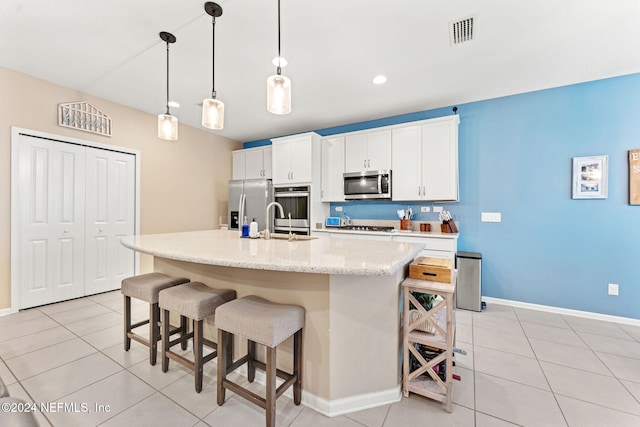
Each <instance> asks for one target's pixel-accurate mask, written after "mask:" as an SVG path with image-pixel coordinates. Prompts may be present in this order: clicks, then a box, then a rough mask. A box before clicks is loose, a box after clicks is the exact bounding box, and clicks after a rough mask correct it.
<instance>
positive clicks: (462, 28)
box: [449, 16, 473, 46]
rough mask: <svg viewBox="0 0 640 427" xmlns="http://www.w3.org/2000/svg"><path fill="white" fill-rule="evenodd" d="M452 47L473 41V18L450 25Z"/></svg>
mask: <svg viewBox="0 0 640 427" xmlns="http://www.w3.org/2000/svg"><path fill="white" fill-rule="evenodd" d="M449 38H450V40H451V46H455V45H457V44H460V43H465V42H470V41H471V40H473V16H470V17H469V18H465V19H461V20H460V21H456V22H451V23H450V24H449Z"/></svg>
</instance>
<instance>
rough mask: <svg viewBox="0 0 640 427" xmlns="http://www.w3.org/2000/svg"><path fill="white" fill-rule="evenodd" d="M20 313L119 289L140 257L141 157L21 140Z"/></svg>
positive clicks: (31, 139)
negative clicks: (133, 243)
mask: <svg viewBox="0 0 640 427" xmlns="http://www.w3.org/2000/svg"><path fill="white" fill-rule="evenodd" d="M18 169H19V170H18V188H19V190H18V205H19V209H18V211H19V215H18V224H19V227H18V230H12V232H15V233H18V242H19V243H18V252H19V261H18V270H19V278H20V280H19V282H20V285H19V287H20V304H19V308H20V309H23V308H28V307H34V306H38V305H43V304H49V303H52V302H57V301H63V300H67V299H72V298H77V297H81V296H84V295H91V294H95V293H99V292H104V291H107V290H111V289H117V288H119V287H120V281H121V280H122V278H123V277H125V276H130V275H133V274H134V268H135V265H134V263H135V255H134V253H133V251H131V250H128V249H126V248H124V247H123V246H121V245H120V243H119V241H118V237H119V236H122V235H128V234H129V235H130V234H134V233H135V220H134V217H135V156H134V155H132V154H126V153H117V152H112V151H108V150H101V149H95V148H90V147H85V146H82V145H77V144H70V143H63V142H59V141H54V140H50V139H45V138H38V137H32V136H28V135H24V134H22V135H20V144H19V148H18Z"/></svg>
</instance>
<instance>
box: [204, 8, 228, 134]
mask: <svg viewBox="0 0 640 427" xmlns="http://www.w3.org/2000/svg"><path fill="white" fill-rule="evenodd" d="M204 10H205V11H206V12H207V13H208V14H209V15H211V17H212V20H211V22H212V26H213V31H212V34H213V36H212V38H211V40H212V43H211V44H212V45H213V51H212V52H213V53H212V55H211V58H212V61H211V98H208V99H205V100H203V101H202V126H204V127H206V128H209V129H215V130H220V129H222V128H223V127H224V103H223V102H222V101H219V100H217V99H216V18H217V17H219V16H221V15H222V7H220V5H219V4H217V3H214V2H211V1H208V2H206V3H205V4H204Z"/></svg>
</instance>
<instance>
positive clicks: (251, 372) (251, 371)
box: [247, 340, 256, 383]
mask: <svg viewBox="0 0 640 427" xmlns="http://www.w3.org/2000/svg"><path fill="white" fill-rule="evenodd" d="M247 355H248V356H249V359H248V360H247V380H249V382H250V383H252V382H253V380H254V379H255V378H256V365H255V364H254V363H253V362H254V361H255V360H256V343H255V342H254V341H251V340H247Z"/></svg>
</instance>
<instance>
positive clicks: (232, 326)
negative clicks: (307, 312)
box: [215, 295, 304, 427]
mask: <svg viewBox="0 0 640 427" xmlns="http://www.w3.org/2000/svg"><path fill="white" fill-rule="evenodd" d="M215 326H216V327H217V328H218V383H217V385H218V405H219V406H222V405H223V404H224V400H225V390H226V389H228V390H231V391H232V392H234V393H236V394H237V395H238V396H241V397H244V398H245V399H247V400H249V401H250V402H253V403H255V404H256V405H258V406H260V407H261V408H263V409H265V411H266V421H267V422H266V425H267V426H269V427H271V426H275V423H276V400H277V398H278V397H280V395H281V394H282V393H284V392H285V390H286V389H288V388H289V386H291V385H293V401H294V403H295V404H296V405H299V404H300V400H301V392H302V328H303V327H304V308H302V307H299V306H297V305H285V304H276V303H273V302H270V301H267V300H265V299H262V298H260V297H257V296H254V295H250V296H247V297H243V298H240V299H237V300H235V301H231V302H229V303H227V304H225V305H223V306H221V307H219V308H218V310H217V311H216V317H215ZM233 334H236V335H240V336H242V337H244V338H246V339H247V354H246V355H244V356H243V357H241V358H240V359H238V360H237V361H235V362H234V361H233V359H228V357H229V356H228V355H229V352H228V351H227V348H228V346H230V345H231V343H232V342H233ZM291 335H293V373H291V374H290V373H287V372H284V371H281V370H280V369H277V368H276V347H277V346H278V344H280V343H282V342H283V341H284V340H286V339H287V338H289V337H290V336H291ZM256 343H259V344H262V345H264V346H265V347H266V350H267V351H266V353H267V360H266V364H265V363H262V362H260V361H258V360H256ZM244 363H247V378H248V380H249V382H253V380H254V378H255V372H256V368H259V369H261V370H263V371H265V372H266V374H267V380H266V397H265V398H262V397H260V396H258V395H256V394H255V393H252V392H251V391H249V390H247V389H246V388H244V387H242V386H240V385H238V384H236V383H234V382H232V381H231V380H229V379H227V374H228V373H230V372H232V371H234V370H236V369H237V368H238V367H240V366H242V365H243V364H244ZM276 376H278V377H280V378H282V379H283V380H284V382H283V383H282V384H281V385H280V387H278V388H276Z"/></svg>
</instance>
